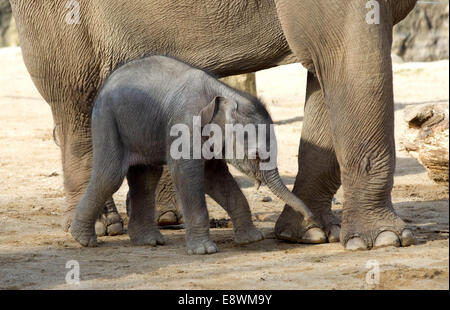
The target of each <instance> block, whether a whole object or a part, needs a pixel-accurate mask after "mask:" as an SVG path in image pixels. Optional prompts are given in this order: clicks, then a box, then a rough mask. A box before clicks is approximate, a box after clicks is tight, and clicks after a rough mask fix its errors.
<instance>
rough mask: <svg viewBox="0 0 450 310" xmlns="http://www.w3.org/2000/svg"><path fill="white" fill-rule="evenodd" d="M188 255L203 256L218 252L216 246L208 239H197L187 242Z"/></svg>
mask: <svg viewBox="0 0 450 310" xmlns="http://www.w3.org/2000/svg"><path fill="white" fill-rule="evenodd" d="M187 248H188V254H189V255H192V254H196V255H204V254H213V253H217V252H218V251H219V248H218V247H217V245H216V244H215V243H214V242H212V241H211V240H209V239H199V240H192V241H188V242H187Z"/></svg>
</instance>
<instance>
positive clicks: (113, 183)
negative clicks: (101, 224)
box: [70, 150, 125, 246]
mask: <svg viewBox="0 0 450 310" xmlns="http://www.w3.org/2000/svg"><path fill="white" fill-rule="evenodd" d="M102 154H109V157H110V160H105V159H104V158H102V157H101V156H97V157H96V156H94V163H93V168H92V173H91V179H90V181H89V185H88V187H87V189H86V192H85V193H84V195H83V197H82V198H81V200H80V202H79V203H78V205H77V207H76V209H75V215H74V219H73V222H72V225H71V227H70V233H71V234H72V236H73V237H74V238H75V240H77V241H78V242H79V243H80V244H81V245H83V246H96V245H97V236H96V234H95V222H96V220H97V218H98V216H99V213H100V212H101V211H102V209H103V206H104V205H105V202H106V201H107V199H108V198H110V197H111V196H112V195H113V194H114V193H115V192H116V191H117V190H118V189H119V188H120V185H121V184H122V182H123V179H124V177H125V173H124V169H123V166H122V164H123V163H122V160H121V156H120V154H119V153H118V152H114V151H113V150H109V151H108V152H105V153H102Z"/></svg>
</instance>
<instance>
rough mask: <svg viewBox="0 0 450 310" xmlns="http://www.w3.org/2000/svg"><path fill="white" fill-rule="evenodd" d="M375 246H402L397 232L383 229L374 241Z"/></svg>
mask: <svg viewBox="0 0 450 310" xmlns="http://www.w3.org/2000/svg"><path fill="white" fill-rule="evenodd" d="M373 246H374V248H380V247H386V246H395V247H399V246H400V239H399V238H398V236H397V234H396V233H394V232H392V231H383V232H382V233H380V234H379V235H378V236H377V239H376V240H375V243H374V245H373Z"/></svg>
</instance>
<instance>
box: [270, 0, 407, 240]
mask: <svg viewBox="0 0 450 310" xmlns="http://www.w3.org/2000/svg"><path fill="white" fill-rule="evenodd" d="M365 4H366V3H365V1H333V2H329V1H312V0H302V1H298V0H292V1H279V2H277V9H278V12H279V16H280V20H281V22H282V26H283V30H284V32H285V35H286V38H287V40H288V42H289V45H290V46H291V48H292V50H293V51H294V52H295V54H296V55H297V57H298V58H299V59H303V63H304V64H305V65H306V66H307V67H308V69H310V70H312V71H315V73H316V76H317V78H318V80H319V83H320V85H321V88H322V90H323V94H324V101H325V104H326V106H327V109H328V115H329V118H330V128H331V132H332V141H333V146H334V149H335V152H336V158H337V160H338V162H339V167H340V172H341V182H342V185H343V188H344V197H345V203H344V210H343V215H342V224H341V233H340V240H341V242H342V243H343V244H344V245H345V246H346V248H347V249H368V248H372V247H378V246H388V245H395V246H400V245H403V246H406V245H409V244H412V243H414V242H415V239H414V236H413V235H412V232H411V230H409V229H407V228H406V225H405V223H404V222H403V221H402V220H401V219H400V218H399V217H398V215H397V214H396V212H395V210H394V208H393V206H392V202H391V191H392V186H393V173H394V169H395V141H394V101H393V79H392V61H391V56H390V52H391V44H392V25H393V15H392V14H391V13H392V12H391V11H390V9H391V8H390V7H388V6H387V3H386V2H379V5H380V6H379V9H380V10H379V12H377V14H378V15H379V17H380V22H379V23H367V22H366V19H365V16H366V15H367V13H368V10H367V9H366V6H365ZM305 12H307V15H306V13H305ZM314 17H316V18H314ZM309 164H311V165H314V162H313V161H311V162H310V163H309Z"/></svg>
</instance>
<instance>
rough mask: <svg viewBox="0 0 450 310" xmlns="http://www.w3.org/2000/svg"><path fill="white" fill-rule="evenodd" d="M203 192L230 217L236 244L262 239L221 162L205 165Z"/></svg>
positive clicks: (224, 165)
mask: <svg viewBox="0 0 450 310" xmlns="http://www.w3.org/2000/svg"><path fill="white" fill-rule="evenodd" d="M205 191H206V193H207V194H208V195H209V196H211V198H213V199H214V200H215V201H216V202H217V203H218V204H220V205H221V206H222V208H224V209H225V211H227V213H228V215H229V216H230V218H231V221H232V222H233V230H234V240H235V242H236V243H238V244H247V243H252V242H256V241H260V240H262V239H264V235H263V234H262V232H260V231H259V230H258V229H256V227H255V225H253V222H252V214H251V211H250V206H249V205H248V202H247V199H246V198H245V196H244V194H243V193H242V191H241V189H240V188H239V185H238V184H237V183H236V181H235V180H234V178H233V176H232V175H231V174H230V172H229V171H228V167H227V165H226V164H225V163H224V162H223V161H222V160H210V161H208V162H207V163H206V167H205Z"/></svg>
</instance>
